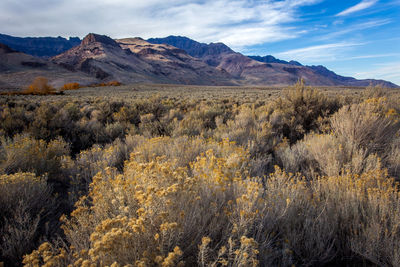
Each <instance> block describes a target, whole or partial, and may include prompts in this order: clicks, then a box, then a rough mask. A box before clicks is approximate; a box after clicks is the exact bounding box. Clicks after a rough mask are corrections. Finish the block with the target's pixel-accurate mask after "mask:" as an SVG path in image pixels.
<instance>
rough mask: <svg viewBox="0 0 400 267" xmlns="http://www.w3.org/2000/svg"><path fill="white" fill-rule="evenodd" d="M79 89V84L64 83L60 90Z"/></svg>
mask: <svg viewBox="0 0 400 267" xmlns="http://www.w3.org/2000/svg"><path fill="white" fill-rule="evenodd" d="M80 87H81V86H80V85H79V83H66V84H64V85H63V87H62V88H61V90H77V89H79V88H80Z"/></svg>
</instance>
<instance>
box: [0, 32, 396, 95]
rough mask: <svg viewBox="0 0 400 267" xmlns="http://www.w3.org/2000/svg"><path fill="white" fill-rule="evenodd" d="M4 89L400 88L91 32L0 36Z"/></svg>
mask: <svg viewBox="0 0 400 267" xmlns="http://www.w3.org/2000/svg"><path fill="white" fill-rule="evenodd" d="M0 44H1V45H0V88H2V89H9V88H22V87H24V86H26V85H27V84H29V83H30V82H31V81H32V79H33V78H34V77H35V76H45V77H47V78H48V79H49V80H50V82H51V83H52V84H53V85H54V86H61V85H62V84H63V83H67V82H78V83H80V84H91V83H96V82H105V81H111V80H117V81H119V82H122V83H125V84H130V83H170V84H196V85H274V86H281V85H290V84H293V83H295V82H296V81H298V80H299V79H300V78H302V79H304V81H305V82H306V84H309V85H317V86H368V85H381V86H384V87H392V88H393V87H398V86H397V85H395V84H393V83H391V82H388V81H383V80H374V79H366V80H357V79H355V78H352V77H344V76H340V75H337V74H336V73H334V72H332V71H330V70H328V69H327V68H325V67H323V66H303V65H302V64H301V63H299V62H296V61H289V62H288V61H284V60H280V59H277V58H275V57H273V56H271V55H267V56H245V55H243V54H241V53H238V52H235V51H233V50H232V49H231V48H229V47H228V46H226V45H225V44H223V43H210V44H205V43H200V42H196V41H194V40H191V39H189V38H187V37H181V36H169V37H166V38H151V39H148V40H144V39H142V38H138V37H136V38H125V39H115V40H114V39H112V38H110V37H107V36H105V35H98V34H93V33H90V34H88V35H87V36H86V37H85V38H84V39H83V40H80V39H79V38H77V37H76V38H69V39H65V38H62V37H58V38H52V37H40V38H32V37H30V38H29V37H28V38H19V37H13V36H8V35H4V34H0Z"/></svg>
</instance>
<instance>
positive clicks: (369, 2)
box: [336, 0, 378, 17]
mask: <svg viewBox="0 0 400 267" xmlns="http://www.w3.org/2000/svg"><path fill="white" fill-rule="evenodd" d="M377 2H378V0H363V1H361V2H360V3H358V4H357V5H355V6H352V7H349V8H348V9H345V10H343V11H342V12H340V13H338V14H336V16H339V17H340V16H347V15H349V14H352V13H355V12H358V11H361V10H364V9H367V8H369V7H371V6H373V5H375V4H376V3H377Z"/></svg>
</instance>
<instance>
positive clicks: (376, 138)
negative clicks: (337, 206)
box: [277, 99, 400, 178]
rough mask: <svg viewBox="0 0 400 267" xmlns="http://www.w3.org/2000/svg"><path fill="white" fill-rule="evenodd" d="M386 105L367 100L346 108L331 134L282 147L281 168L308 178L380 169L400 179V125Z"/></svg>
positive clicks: (337, 115)
mask: <svg viewBox="0 0 400 267" xmlns="http://www.w3.org/2000/svg"><path fill="white" fill-rule="evenodd" d="M385 101H386V100H385V99H368V100H367V101H365V102H363V103H360V104H353V105H350V106H344V107H343V108H341V109H340V110H339V111H338V112H337V113H335V114H334V115H333V116H332V117H331V119H330V122H331V131H332V132H331V133H330V134H323V135H317V134H311V135H307V136H306V137H305V138H304V139H303V140H301V141H299V142H297V143H296V144H294V145H292V146H288V145H286V146H282V147H280V148H279V149H278V150H277V156H278V158H279V159H280V162H281V164H282V166H283V167H284V168H285V170H287V171H291V172H298V171H299V172H302V173H303V174H304V175H306V176H307V177H309V178H311V177H314V178H315V177H316V176H318V175H328V176H334V175H340V174H342V173H346V172H350V173H353V174H360V173H362V172H366V171H369V170H373V169H379V168H381V167H385V168H388V169H389V171H390V173H391V174H392V175H395V176H396V177H398V166H399V161H398V159H397V155H398V153H399V152H398V150H399V149H398V147H399V146H398V145H397V144H398V133H399V129H400V122H399V120H398V119H397V116H398V115H397V114H396V113H388V108H387V107H386V106H385V105H384V103H385ZM389 110H390V109H389Z"/></svg>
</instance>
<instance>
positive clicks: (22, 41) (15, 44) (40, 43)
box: [0, 34, 81, 57]
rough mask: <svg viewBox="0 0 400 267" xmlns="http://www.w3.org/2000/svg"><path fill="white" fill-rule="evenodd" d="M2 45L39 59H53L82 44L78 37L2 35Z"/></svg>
mask: <svg viewBox="0 0 400 267" xmlns="http://www.w3.org/2000/svg"><path fill="white" fill-rule="evenodd" d="M0 43H2V44H5V45H7V46H9V47H12V48H13V49H15V50H17V51H21V52H24V53H26V54H29V55H32V56H37V57H52V56H55V55H58V54H60V53H63V52H64V51H66V50H68V49H70V48H72V47H74V46H77V45H79V44H80V43H81V40H80V39H79V38H78V37H75V38H73V37H71V38H69V39H65V38H62V37H56V38H54V37H25V38H21V37H13V36H9V35H5V34H0Z"/></svg>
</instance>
